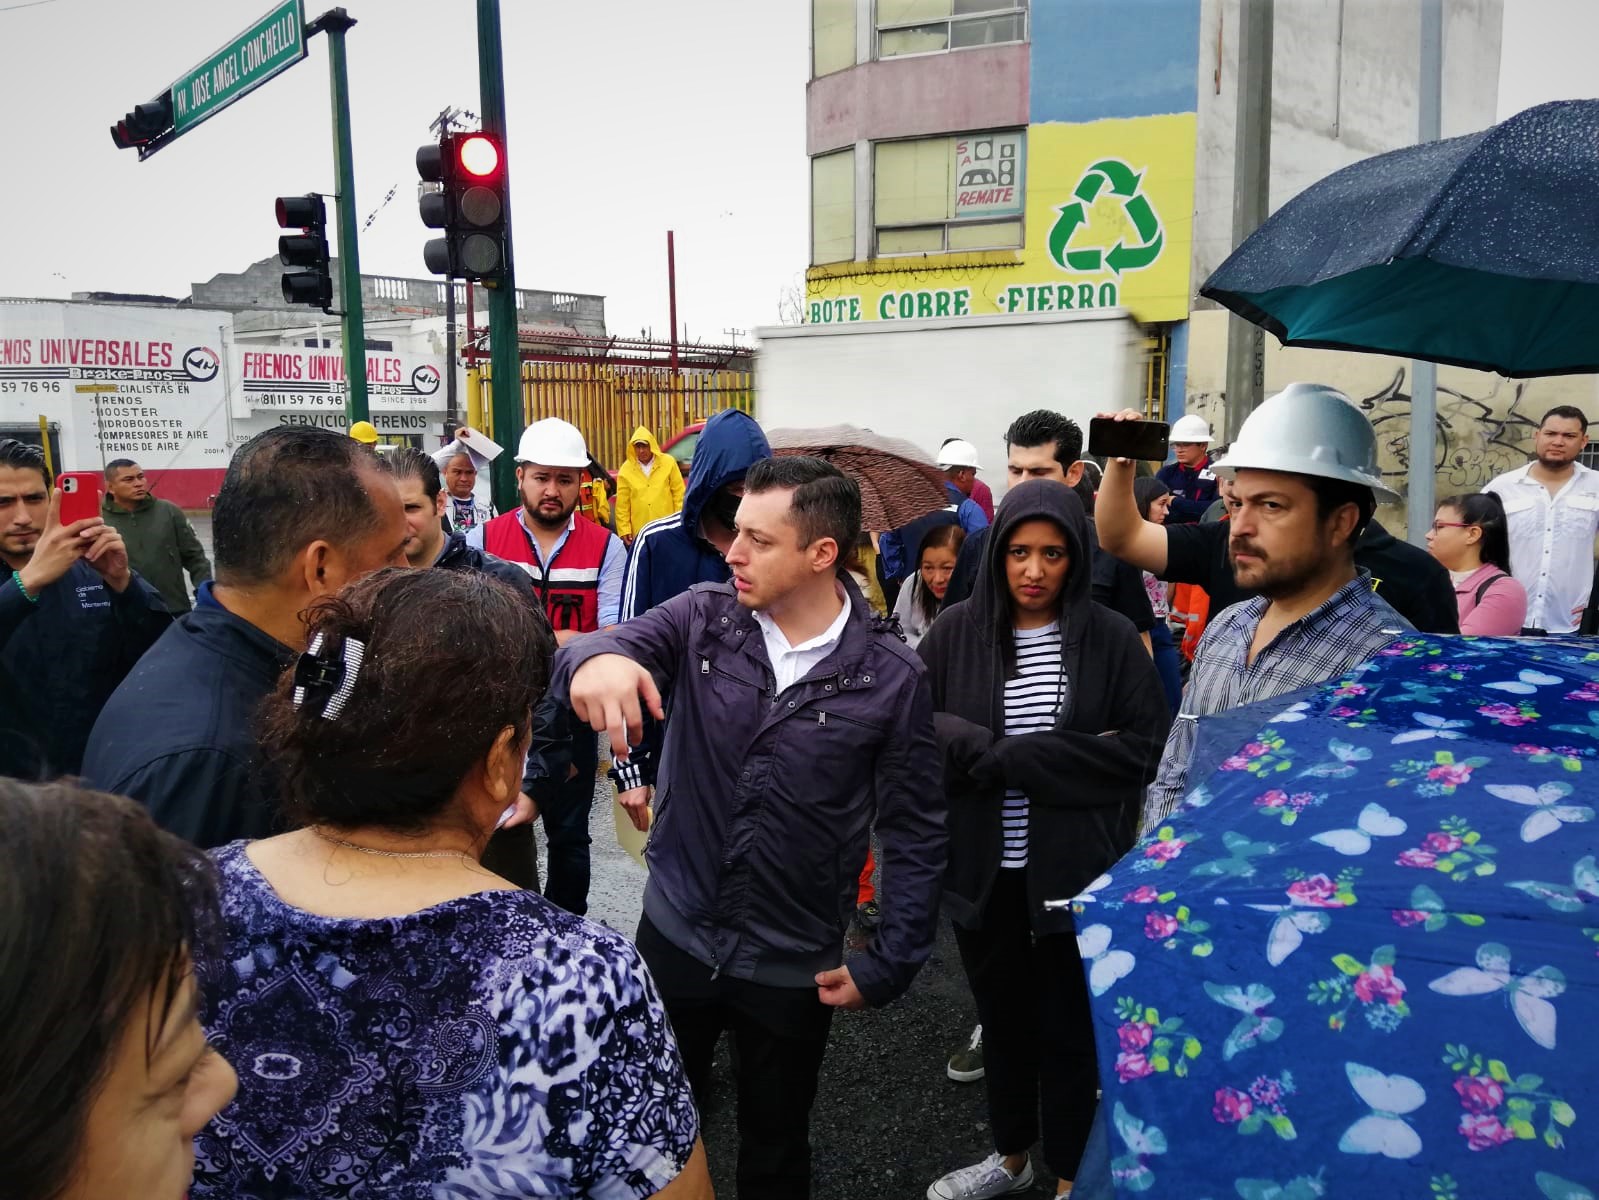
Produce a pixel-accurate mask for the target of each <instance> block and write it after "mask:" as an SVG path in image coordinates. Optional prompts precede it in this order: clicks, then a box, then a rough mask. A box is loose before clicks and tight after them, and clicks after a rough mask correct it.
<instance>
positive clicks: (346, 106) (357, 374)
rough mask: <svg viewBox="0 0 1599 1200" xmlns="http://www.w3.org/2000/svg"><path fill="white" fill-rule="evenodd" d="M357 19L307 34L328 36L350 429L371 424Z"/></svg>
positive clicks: (324, 21) (314, 25) (335, 21)
mask: <svg viewBox="0 0 1599 1200" xmlns="http://www.w3.org/2000/svg"><path fill="white" fill-rule="evenodd" d="M354 24H355V18H354V17H352V16H350V14H349V13H347V12H345V11H344V9H342V8H334V9H329V10H328V11H327V12H325V13H323V14H322V15H321V16H320V17H318V18H317V19H316V20H315V21H312V22H311V23H310V24H308V25H307V26H306V33H307V35H310V34H313V33H318V32H320V33H325V34H327V35H328V78H329V81H330V83H331V87H332V92H333V177H334V185H335V186H336V187H337V188H338V189H339V194H338V197H337V200H336V202H335V204H334V210H335V212H336V213H337V214H338V216H337V218H336V221H337V224H338V227H339V300H340V302H341V304H342V307H343V311H344V321H343V326H344V380H345V393H344V395H345V400H344V411H345V414H346V415H347V416H348V417H349V420H350V423H351V424H352V425H353V424H354V423H355V422H357V421H370V420H371V419H372V417H371V413H370V411H369V410H368V408H367V393H366V318H365V313H364V310H363V309H362V307H361V254H360V251H359V250H358V249H357V247H356V214H355V152H354V149H353V148H352V145H351V138H350V78H349V72H348V69H347V67H346V65H345V60H344V34H345V32H346V31H347V30H348V29H349V28H350V27H351V26H352V25H354Z"/></svg>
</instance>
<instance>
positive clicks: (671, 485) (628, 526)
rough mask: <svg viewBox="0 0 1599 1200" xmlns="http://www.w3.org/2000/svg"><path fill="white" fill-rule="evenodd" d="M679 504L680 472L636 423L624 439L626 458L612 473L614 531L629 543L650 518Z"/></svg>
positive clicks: (669, 512) (664, 514) (668, 513)
mask: <svg viewBox="0 0 1599 1200" xmlns="http://www.w3.org/2000/svg"><path fill="white" fill-rule="evenodd" d="M682 507H683V471H682V469H681V468H680V467H679V466H678V465H677V459H675V458H673V457H672V456H671V455H670V454H662V453H661V447H660V445H659V444H658V443H657V442H656V440H655V435H654V434H653V433H651V432H650V431H649V430H648V429H646V428H645V427H644V426H642V425H640V426H639V427H638V428H637V429H635V430H634V431H633V436H632V437H631V438H630V439H629V440H628V446H627V461H626V462H624V463H623V464H622V469H621V470H620V471H618V472H617V473H616V533H617V536H618V537H620V538H621V539H622V540H623V541H624V542H626V543H627V544H628V545H629V546H631V545H632V544H633V537H634V535H635V534H636V533H637V532H638V531H639V530H641V529H643V528H644V526H646V525H648V524H649V523H650V522H651V521H658V520H660V519H661V518H662V517H669V516H671V515H672V514H673V513H675V512H677V511H678V509H680V508H682Z"/></svg>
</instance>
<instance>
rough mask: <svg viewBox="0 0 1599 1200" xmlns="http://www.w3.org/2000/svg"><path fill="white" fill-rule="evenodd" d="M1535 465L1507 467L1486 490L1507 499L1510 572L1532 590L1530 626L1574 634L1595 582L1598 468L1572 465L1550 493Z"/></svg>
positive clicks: (1598, 528)
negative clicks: (1568, 474)
mask: <svg viewBox="0 0 1599 1200" xmlns="http://www.w3.org/2000/svg"><path fill="white" fill-rule="evenodd" d="M1531 470H1532V464H1531V463H1528V464H1527V465H1526V466H1525V467H1518V468H1517V469H1516V470H1514V471H1506V472H1505V473H1504V474H1503V475H1501V476H1499V477H1498V478H1497V479H1494V480H1491V481H1490V482H1489V483H1488V486H1486V487H1485V488H1483V489H1482V490H1483V491H1485V492H1492V493H1494V495H1496V496H1498V497H1499V499H1501V500H1502V501H1504V504H1505V517H1506V519H1507V520H1508V522H1509V526H1510V573H1511V574H1512V575H1514V576H1515V577H1516V580H1517V581H1518V582H1519V583H1520V584H1521V585H1522V586H1523V587H1524V588H1526V589H1527V627H1528V628H1530V629H1542V630H1544V631H1546V632H1548V633H1571V632H1572V631H1573V630H1575V629H1576V628H1577V624H1578V622H1579V621H1580V620H1581V619H1582V610H1583V609H1584V608H1585V607H1586V606H1587V604H1588V593H1589V591H1590V590H1591V589H1592V587H1593V563H1594V559H1593V539H1594V534H1595V532H1596V531H1599V471H1594V470H1590V469H1589V468H1588V467H1585V466H1583V465H1582V464H1581V463H1574V464H1572V472H1571V478H1570V479H1568V480H1566V483H1565V485H1564V486H1563V487H1562V488H1561V489H1560V490H1559V491H1557V492H1556V493H1555V494H1554V495H1553V496H1551V495H1550V494H1549V489H1548V488H1546V487H1544V485H1543V484H1541V483H1539V482H1538V481H1537V480H1536V479H1534V478H1532V476H1531V474H1530V472H1531ZM1574 614H1575V615H1574Z"/></svg>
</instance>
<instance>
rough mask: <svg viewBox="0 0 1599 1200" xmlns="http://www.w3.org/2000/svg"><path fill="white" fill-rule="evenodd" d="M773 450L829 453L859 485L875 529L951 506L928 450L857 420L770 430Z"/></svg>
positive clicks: (869, 525)
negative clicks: (858, 424)
mask: <svg viewBox="0 0 1599 1200" xmlns="http://www.w3.org/2000/svg"><path fill="white" fill-rule="evenodd" d="M766 440H767V441H768V442H769V443H770V444H771V447H772V453H773V454H776V455H786V454H811V455H815V456H816V457H817V458H825V459H826V460H827V461H828V462H830V463H832V464H833V465H834V466H835V467H837V468H838V469H839V470H840V471H843V472H844V474H846V475H848V476H849V477H850V478H851V479H853V480H854V481H855V482H856V483H857V484H859V485H860V489H861V524H862V526H863V527H864V528H866V529H869V530H872V531H874V532H877V533H884V532H887V531H888V530H890V529H899V528H900V527H901V526H904V525H908V524H910V523H911V522H912V521H914V520H915V519H916V518H917V517H925V516H926V515H927V514H928V513H930V512H937V511H938V510H939V509H941V508H945V507H947V506H948V505H949V495H948V493H947V492H945V490H944V473H943V472H942V471H940V470H939V469H938V465H937V464H936V463H934V462H933V460H932V459H931V458H929V457H928V455H927V452H926V451H925V450H923V449H922V448H921V447H920V446H918V445H916V443H914V442H908V441H906V440H905V439H904V438H895V437H885V436H884V435H882V434H880V433H873V432H872V431H871V430H870V429H861V428H860V427H859V426H856V425H828V426H825V427H823V428H820V429H769V430H767V432H766Z"/></svg>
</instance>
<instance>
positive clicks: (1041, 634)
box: [919, 480, 1170, 1200]
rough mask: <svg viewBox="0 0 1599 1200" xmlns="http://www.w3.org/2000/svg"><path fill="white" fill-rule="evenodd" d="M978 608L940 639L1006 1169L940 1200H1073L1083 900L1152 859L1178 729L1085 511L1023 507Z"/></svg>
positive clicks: (973, 1174) (966, 940) (1063, 497)
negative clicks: (1170, 738) (1109, 605)
mask: <svg viewBox="0 0 1599 1200" xmlns="http://www.w3.org/2000/svg"><path fill="white" fill-rule="evenodd" d="M984 549H985V556H986V561H985V563H984V571H983V574H982V576H981V577H980V579H979V580H978V583H977V585H976V586H975V587H974V589H973V591H972V595H971V598H970V599H968V600H966V601H963V602H962V603H960V604H957V605H955V606H953V607H951V608H949V609H946V610H945V611H944V613H943V614H942V615H941V616H940V617H939V619H938V621H936V622H935V623H934V624H933V626H932V628H931V629H929V630H928V632H927V636H926V637H925V639H924V640H923V641H922V644H921V646H920V648H919V649H920V653H921V655H922V657H923V659H924V660H925V661H926V662H927V666H928V676H929V680H930V682H931V685H932V690H933V704H934V707H935V709H936V710H937V717H936V719H937V723H938V733H939V748H940V750H941V752H942V753H943V756H944V786H945V790H946V792H947V794H948V800H949V832H950V850H949V871H948V877H947V881H946V897H945V898H946V903H947V905H948V907H949V910H950V915H951V916H952V918H953V919H954V921H955V937H956V941H957V943H958V944H959V946H960V952H961V962H962V965H963V966H964V967H965V969H966V977H967V980H968V982H969V983H970V984H971V988H972V994H973V996H974V997H975V998H976V1000H977V1012H978V1017H979V1018H980V1019H981V1021H982V1025H983V1056H984V1066H985V1068H986V1072H985V1076H984V1082H985V1084H986V1086H987V1089H988V1108H989V1119H990V1125H991V1126H992V1128H993V1130H994V1143H995V1145H994V1149H995V1153H994V1154H992V1155H990V1156H989V1157H988V1158H987V1159H985V1160H983V1161H982V1162H980V1163H977V1164H975V1165H972V1166H966V1167H961V1168H959V1169H957V1170H954V1171H951V1172H950V1173H949V1174H948V1175H945V1176H944V1177H943V1178H942V1179H939V1180H937V1181H936V1182H934V1183H933V1185H932V1186H931V1187H930V1188H929V1189H928V1192H927V1195H928V1197H929V1198H930V1200H983V1198H984V1197H990V1196H1004V1195H1009V1194H1012V1193H1016V1192H1022V1191H1027V1190H1030V1189H1031V1188H1032V1187H1033V1168H1032V1164H1031V1162H1030V1160H1029V1157H1028V1152H1029V1150H1030V1149H1031V1148H1032V1146H1033V1143H1035V1142H1037V1141H1038V1140H1039V1139H1040V1137H1042V1141H1043V1159H1044V1163H1045V1165H1046V1166H1047V1167H1048V1168H1049V1169H1050V1171H1052V1172H1053V1173H1054V1174H1055V1175H1056V1176H1057V1178H1058V1182H1057V1185H1056V1187H1057V1194H1058V1195H1065V1194H1066V1193H1068V1192H1069V1191H1070V1190H1071V1181H1072V1178H1073V1176H1074V1174H1075V1172H1076V1168H1077V1162H1078V1159H1079V1158H1080V1157H1081V1155H1082V1150H1083V1144H1084V1141H1085V1139H1086V1138H1087V1135H1088V1130H1089V1126H1090V1124H1091V1123H1092V1121H1093V1117H1094V1104H1095V1101H1094V1092H1095V1087H1096V1083H1097V1079H1096V1068H1095V1057H1094V1043H1093V1032H1092V1026H1091V1024H1090V1020H1089V1011H1088V990H1087V987H1086V985H1085V983H1084V979H1083V965H1082V960H1081V959H1080V958H1079V956H1078V952H1077V942H1076V937H1075V930H1074V929H1073V926H1072V918H1071V909H1070V899H1071V897H1072V896H1073V895H1075V894H1076V893H1077V892H1078V891H1080V890H1081V889H1082V888H1083V886H1084V885H1086V884H1087V883H1089V882H1090V881H1092V880H1093V879H1094V877H1095V876H1097V875H1098V874H1100V873H1101V872H1102V871H1104V870H1105V868H1106V867H1108V866H1110V864H1111V863H1113V862H1115V861H1116V859H1118V858H1120V857H1121V855H1122V854H1124V853H1125V852H1126V851H1127V850H1128V849H1129V848H1130V847H1131V846H1132V844H1133V840H1134V834H1135V827H1136V823H1137V818H1138V811H1139V808H1140V805H1141V800H1142V795H1143V788H1144V786H1145V785H1146V784H1147V783H1148V782H1149V781H1150V780H1151V779H1153V778H1154V774H1155V768H1156V766H1157V765H1158V764H1159V761H1160V753H1161V747H1162V745H1163V743H1164V741H1165V737H1166V729H1167V725H1168V723H1169V719H1170V718H1169V715H1168V710H1167V707H1166V702H1165V698H1164V695H1163V693H1162V691H1161V685H1160V679H1159V676H1158V675H1157V674H1156V672H1155V668H1154V665H1153V663H1152V662H1151V661H1150V658H1149V655H1148V653H1147V652H1146V651H1145V650H1144V646H1143V643H1142V642H1141V641H1140V639H1139V637H1138V634H1137V633H1136V632H1135V631H1134V629H1133V626H1132V623H1131V622H1129V621H1128V620H1127V619H1126V618H1125V617H1122V616H1120V615H1119V614H1117V613H1113V612H1111V611H1110V610H1109V609H1106V608H1102V607H1100V606H1099V605H1097V604H1095V603H1094V602H1093V600H1092V597H1091V594H1090V587H1091V572H1092V563H1091V560H1090V558H1089V554H1090V550H1089V540H1088V527H1087V521H1086V519H1085V517H1084V515H1083V508H1082V504H1081V503H1080V502H1079V500H1078V499H1077V497H1076V496H1075V495H1074V494H1073V493H1072V491H1071V490H1070V489H1069V488H1068V487H1066V486H1065V485H1063V484H1060V483H1057V482H1053V481H1049V480H1036V481H1030V482H1027V483H1023V484H1020V485H1018V486H1017V487H1014V488H1012V489H1011V490H1010V492H1009V493H1007V494H1006V496H1005V499H1004V501H1003V503H1001V505H1000V507H999V511H998V514H997V515H996V518H995V525H994V529H993V531H992V533H991V534H990V536H989V538H988V539H987V544H986V546H985V548H984Z"/></svg>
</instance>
